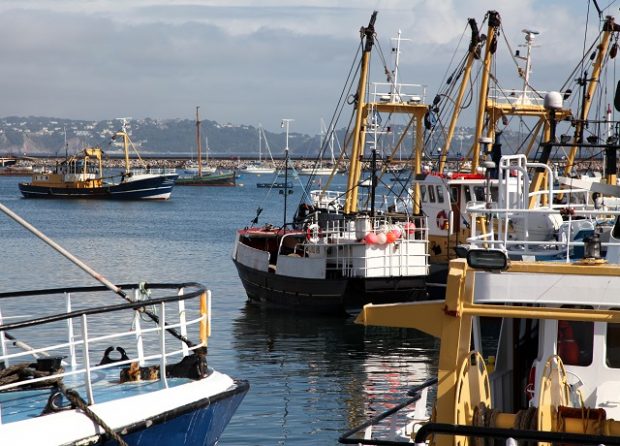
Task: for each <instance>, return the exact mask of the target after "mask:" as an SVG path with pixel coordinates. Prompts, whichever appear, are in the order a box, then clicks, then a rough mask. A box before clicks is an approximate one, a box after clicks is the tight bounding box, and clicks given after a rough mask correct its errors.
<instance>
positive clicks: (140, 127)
mask: <svg viewBox="0 0 620 446" xmlns="http://www.w3.org/2000/svg"><path fill="white" fill-rule="evenodd" d="M120 125H121V123H120V121H118V120H106V121H80V120H71V119H59V118H44V117H32V116H30V117H16V116H10V117H6V118H1V119H0V153H3V154H12V155H57V154H64V152H65V131H66V138H67V145H68V149H69V153H75V152H76V151H77V150H80V149H82V148H84V147H87V146H101V147H102V148H103V150H104V151H109V152H113V151H116V150H118V149H119V147H118V145H117V144H115V143H112V144H111V141H112V140H111V137H112V135H114V133H115V132H116V131H117V130H119V129H120ZM128 129H129V134H130V137H131V140H132V142H133V143H134V145H135V146H136V147H137V148H138V149H139V150H140V153H142V154H144V155H149V154H179V155H187V156H192V155H193V154H194V153H195V151H196V123H195V121H193V120H189V119H173V120H156V119H150V118H147V119H136V120H131V121H130V122H129V126H128ZM265 133H266V136H267V141H268V143H269V147H270V148H271V150H272V153H273V155H274V157H276V156H281V155H282V154H283V150H284V149H283V148H284V145H285V135H284V134H283V133H271V132H265ZM201 134H202V138H203V141H202V146H203V150H204V147H205V145H206V142H207V141H208V146H209V153H210V154H211V155H213V156H258V128H257V127H254V126H248V125H233V124H219V123H217V122H215V121H208V120H204V121H202V125H201ZM319 144H320V136H317V135H314V136H312V135H305V134H301V133H295V132H291V133H290V134H289V147H290V150H291V152H292V155H293V156H299V157H313V156H314V155H316V153H317V152H318V149H319ZM263 152H264V154H265V155H267V151H266V148H265V144H264V142H263Z"/></svg>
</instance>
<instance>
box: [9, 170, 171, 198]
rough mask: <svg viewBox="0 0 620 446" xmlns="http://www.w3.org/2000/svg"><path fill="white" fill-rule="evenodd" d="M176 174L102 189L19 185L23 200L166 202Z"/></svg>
mask: <svg viewBox="0 0 620 446" xmlns="http://www.w3.org/2000/svg"><path fill="white" fill-rule="evenodd" d="M176 179H177V175H176V174H167V175H157V176H151V177H148V178H143V179H136V180H132V181H124V182H121V183H117V184H108V185H104V186H102V187H84V188H77V187H57V186H39V185H33V184H32V183H19V190H20V192H21V193H22V195H23V196H24V197H25V198H67V199H69V198H84V199H100V200H101V199H103V200H148V199H150V200H166V199H168V198H170V194H171V193H172V188H173V187H174V184H175V183H174V182H175V180H176Z"/></svg>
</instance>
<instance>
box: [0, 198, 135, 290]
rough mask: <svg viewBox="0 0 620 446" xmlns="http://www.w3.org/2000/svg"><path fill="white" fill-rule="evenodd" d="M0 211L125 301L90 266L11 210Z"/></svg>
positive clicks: (114, 287) (0, 208)
mask: <svg viewBox="0 0 620 446" xmlns="http://www.w3.org/2000/svg"><path fill="white" fill-rule="evenodd" d="M0 211H2V212H4V213H5V214H6V215H8V216H9V217H11V218H12V219H13V220H15V221H16V222H17V223H19V224H20V225H22V226H23V227H24V228H26V229H27V230H29V231H30V232H32V233H33V234H34V235H36V236H37V237H39V238H40V239H41V240H43V241H44V242H45V243H47V244H48V245H50V246H51V247H52V248H54V249H55V250H56V251H57V252H59V253H60V254H62V255H63V256H65V257H66V258H67V259H69V260H70V261H71V262H73V263H74V264H75V265H77V266H78V267H79V268H81V269H82V270H83V271H86V272H87V273H88V274H90V275H91V276H92V277H94V278H95V279H96V280H97V281H99V282H101V283H102V284H103V285H105V286H106V287H108V288H109V289H110V290H112V291H114V292H115V293H116V294H119V295H120V296H122V297H123V298H125V299H127V294H125V292H124V291H123V290H121V289H120V288H119V287H117V286H116V285H114V284H113V283H112V282H110V281H109V280H108V279H106V278H105V277H103V276H102V275H101V274H99V273H98V272H97V271H95V270H94V269H92V268H91V267H90V266H88V265H87V264H86V263H84V262H82V261H81V260H80V259H78V258H77V257H75V256H74V255H73V254H71V253H70V252H69V251H67V250H66V249H65V248H63V247H62V246H60V245H59V244H58V243H56V242H55V241H54V240H52V239H51V238H49V237H48V236H46V235H45V234H43V233H42V232H41V231H39V230H38V229H37V228H35V227H34V226H32V225H31V224H30V223H28V222H27V221H26V220H24V219H23V218H21V217H20V216H19V215H17V214H16V213H15V212H13V211H12V210H10V209H9V208H7V207H6V206H5V205H3V204H2V203H0Z"/></svg>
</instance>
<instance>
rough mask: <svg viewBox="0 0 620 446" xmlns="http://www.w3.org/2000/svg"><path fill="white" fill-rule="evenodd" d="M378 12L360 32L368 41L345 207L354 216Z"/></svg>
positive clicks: (360, 83)
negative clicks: (363, 124) (369, 72)
mask: <svg viewBox="0 0 620 446" xmlns="http://www.w3.org/2000/svg"><path fill="white" fill-rule="evenodd" d="M376 19H377V11H374V12H373V13H372V16H371V17H370V22H369V23H368V26H367V27H366V28H364V27H362V28H361V30H360V37H361V39H362V40H364V38H365V39H366V42H365V45H364V50H363V53H362V63H361V71H360V78H359V86H358V89H357V97H356V106H355V114H356V116H355V130H354V132H355V133H354V134H353V148H352V150H351V163H350V166H349V178H348V180H347V192H346V198H345V205H344V213H345V214H352V213H354V212H357V195H358V191H359V181H360V177H361V175H362V163H361V160H360V158H361V156H362V155H363V154H364V144H365V132H364V129H363V126H362V120H363V118H364V105H365V102H366V81H367V79H368V65H369V63H370V52H371V50H372V46H373V45H374V42H375V20H376Z"/></svg>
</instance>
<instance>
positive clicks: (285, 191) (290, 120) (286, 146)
mask: <svg viewBox="0 0 620 446" xmlns="http://www.w3.org/2000/svg"><path fill="white" fill-rule="evenodd" d="M292 121H294V119H288V118H284V119H282V125H281V126H282V127H286V145H285V146H284V222H283V223H282V230H283V231H284V232H285V233H286V202H287V197H288V127H289V124H290V123H291V122H292Z"/></svg>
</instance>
